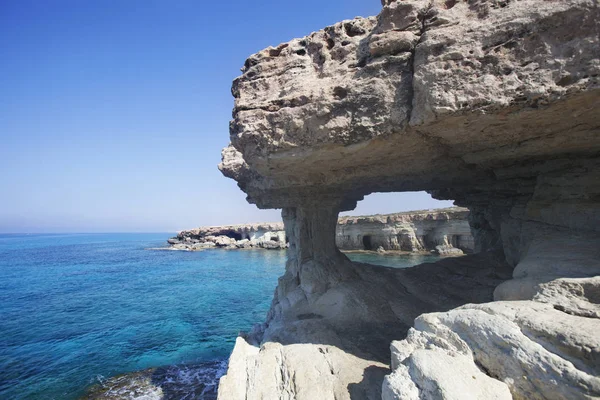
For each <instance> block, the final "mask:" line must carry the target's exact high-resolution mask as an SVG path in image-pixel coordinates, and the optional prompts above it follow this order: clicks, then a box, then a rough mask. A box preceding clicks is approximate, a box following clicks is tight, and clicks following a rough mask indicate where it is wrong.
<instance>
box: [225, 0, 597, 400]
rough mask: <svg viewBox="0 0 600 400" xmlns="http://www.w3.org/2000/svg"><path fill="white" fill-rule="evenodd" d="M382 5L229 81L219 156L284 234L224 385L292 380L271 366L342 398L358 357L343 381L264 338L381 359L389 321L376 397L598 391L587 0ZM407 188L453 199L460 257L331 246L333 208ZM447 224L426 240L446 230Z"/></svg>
mask: <svg viewBox="0 0 600 400" xmlns="http://www.w3.org/2000/svg"><path fill="white" fill-rule="evenodd" d="M382 4H383V9H382V11H381V13H380V14H379V15H378V16H377V17H376V18H373V17H372V18H356V19H353V20H347V21H342V22H340V23H337V24H335V25H332V26H330V27H327V28H325V29H323V30H320V31H317V32H314V33H312V34H310V35H308V36H306V37H304V38H299V39H294V40H292V41H290V42H288V43H283V44H281V45H279V46H277V47H270V48H268V49H265V50H263V51H261V52H259V53H257V54H255V55H252V56H250V57H249V58H248V60H246V62H245V64H244V68H243V69H242V76H240V77H239V78H237V79H236V80H235V81H234V83H233V87H232V93H233V96H234V97H235V108H234V110H233V121H232V122H231V125H230V141H231V145H230V147H228V148H227V149H225V150H224V151H223V161H222V163H221V165H220V169H221V171H222V172H223V174H224V175H226V176H228V177H230V178H233V179H235V180H236V181H237V182H238V185H239V187H240V188H241V189H242V190H243V191H244V192H245V193H246V194H247V195H248V200H249V201H250V202H251V203H255V204H257V205H258V206H259V207H261V208H282V209H283V212H282V216H283V220H284V227H285V234H286V236H287V237H288V238H289V250H288V262H287V264H286V272H285V274H284V276H282V277H281V278H280V279H279V283H278V287H277V289H276V292H275V296H274V299H273V303H272V306H271V309H270V311H269V314H268V316H267V320H266V322H265V323H264V324H263V325H261V327H260V329H257V331H256V335H255V338H254V340H255V341H256V342H257V343H259V344H260V345H263V346H264V350H259V351H258V355H257V356H256V357H257V358H252V357H254V356H249V357H250V358H248V357H246V358H245V359H248V360H249V361H248V362H247V363H246V364H245V365H246V366H247V369H245V370H243V372H239V374H240V375H239V376H237V375H236V374H238V372H236V371H238V369H235V368H234V369H232V370H231V372H229V373H228V378H227V379H225V380H224V382H225V383H224V384H223V383H222V386H223V388H222V390H223V391H225V393H227V391H229V390H230V388H229V386H230V385H233V383H231V382H233V381H235V380H236V379H239V380H238V381H237V382H246V383H243V390H242V392H243V393H244V396H246V398H249V399H252V398H261V397H262V398H268V396H273V397H274V398H277V396H282V397H283V398H286V396H287V397H288V398H293V396H294V395H295V394H296V393H298V392H299V390H302V389H304V386H300V385H297V386H296V387H295V388H294V389H293V391H290V390H291V389H290V390H288V391H286V390H287V389H282V386H281V385H279V383H280V382H292V381H293V380H287V381H284V380H283V379H281V380H278V379H279V378H277V377H278V376H296V375H295V374H297V376H299V377H300V376H305V377H315V380H313V379H312V378H310V379H309V378H307V380H306V381H303V382H306V383H308V382H311V383H315V382H319V383H320V384H322V385H324V386H323V387H327V388H329V389H330V390H332V391H333V392H334V393H335V395H336V396H339V398H348V396H349V395H348V393H349V392H348V391H349V389H348V388H349V387H350V386H349V384H350V383H351V382H352V383H353V382H354V381H353V380H352V379H354V376H355V375H353V374H354V373H357V370H358V369H361V368H362V369H363V374H364V373H366V371H367V370H368V368H369V366H368V365H369V364H368V363H362V362H358V361H356V360H354V359H350V358H346V360H347V362H346V364H345V368H344V369H346V368H347V370H348V371H349V372H348V373H351V374H352V375H351V376H350V375H346V376H345V377H344V378H340V379H344V380H345V382H346V383H347V385H346V387H347V389H346V390H347V392H346V393H344V392H343V389H342V388H343V385H337V386H336V384H333V383H332V382H335V381H336V379H337V377H336V376H335V375H336V373H333V374H332V373H331V370H329V369H328V368H327V366H326V364H324V363H323V362H321V361H322V360H320V361H318V362H316V363H315V364H314V365H315V366H316V367H315V370H310V369H309V368H308V367H307V365H306V363H305V360H303V359H302V358H301V356H293V357H291V358H289V360H295V361H293V363H292V362H290V363H289V364H287V363H282V362H281V361H280V359H277V354H283V353H284V352H287V351H288V350H287V349H286V350H283V349H282V348H281V347H279V345H281V346H282V347H283V348H285V347H288V346H295V345H296V344H300V343H304V344H306V343H313V345H311V346H312V347H311V348H310V349H307V350H306V352H307V354H314V355H315V356H317V354H316V352H315V348H316V347H314V346H316V344H319V345H320V344H331V343H333V344H332V345H334V346H336V347H337V348H339V349H341V351H343V352H345V353H349V354H352V355H354V356H356V357H358V358H360V359H362V360H370V361H378V362H386V361H387V358H388V357H389V355H387V354H385V352H382V350H381V345H382V344H384V343H387V342H388V341H389V340H390V337H391V336H394V337H395V338H396V339H403V338H404V337H406V339H404V340H401V341H400V342H395V343H394V345H393V355H392V367H393V373H392V374H391V375H390V376H389V377H388V378H387V379H386V380H385V383H384V385H383V386H381V383H382V382H383V380H382V382H380V386H379V387H382V390H383V395H384V396H391V397H388V398H394V396H396V397H398V396H406V397H407V398H457V396H458V395H459V393H460V392H461V391H463V390H464V391H465V392H468V393H469V394H471V395H472V396H473V398H494V397H497V398H507V397H508V396H509V395H508V393H507V389H508V390H509V391H510V395H511V396H512V397H513V398H516V399H542V398H547V399H559V398H560V399H564V398H569V399H584V398H585V399H589V398H593V397H598V396H600V393H599V391H598V371H597V365H598V362H597V360H598V358H597V349H598V339H597V336H598V335H597V334H596V336H594V334H595V333H597V332H599V331H600V327H598V321H599V320H598V318H597V315H598V311H599V310H598V304H599V303H600V300H599V296H598V293H599V289H598V278H597V277H598V275H600V273H599V268H598V260H599V259H600V255H599V254H598V249H600V240H599V239H598V238H599V236H598V235H599V234H600V157H599V154H600V113H598V104H599V103H600V90H599V89H600V85H599V75H600V8H599V7H598V2H597V1H595V0H564V1H543V0H521V1H498V0H478V1H446V0H444V1H442V0H407V1H394V0H385V1H383V2H382ZM417 190H427V191H429V192H430V193H431V194H432V195H433V196H434V197H435V198H439V199H452V200H455V204H456V205H459V206H464V207H467V208H469V210H470V213H469V225H470V230H471V232H472V234H473V241H472V246H471V247H472V248H473V250H474V252H475V253H478V254H475V255H472V256H465V257H457V258H446V259H444V260H442V261H440V262H438V263H435V264H424V265H421V266H419V267H415V268H409V269H406V270H398V271H390V270H389V269H385V268H377V267H373V266H368V265H360V264H355V263H351V262H350V261H349V260H348V259H347V258H345V257H344V256H343V254H341V253H340V251H339V250H338V248H337V246H336V222H337V217H338V213H339V212H340V211H346V210H351V209H353V208H354V207H355V205H356V202H357V201H359V200H361V199H362V198H363V197H364V196H365V195H368V194H370V193H373V192H392V191H417ZM349 236H352V235H349ZM451 236H452V235H447V234H444V233H443V232H438V233H436V234H432V235H430V236H429V237H430V238H431V242H433V243H435V245H434V246H433V247H435V246H438V245H439V246H449V245H453V246H454V247H458V246H456V244H455V243H453V238H452V237H451ZM363 237H364V236H363ZM423 239H424V237H423ZM348 241H351V240H350V239H349V240H348ZM385 242H388V243H389V245H390V246H400V245H401V243H404V244H405V245H406V246H407V247H410V248H417V247H418V245H417V243H418V244H419V245H421V246H422V247H424V248H425V247H426V246H427V244H426V243H420V240H419V235H418V234H415V231H414V230H412V232H411V230H410V229H408V228H405V227H401V228H400V229H399V230H398V231H397V232H396V233H395V234H394V236H391V235H384V237H383V238H382V239H381V243H377V245H376V247H374V248H377V247H378V246H380V245H381V246H383V247H384V248H385V244H384V243H385ZM513 267H514V271H512V268H513ZM511 278H512V279H511ZM503 280H504V281H505V282H502V281H503ZM501 282H502V283H501ZM496 286H498V287H497V288H496ZM494 288H495V292H494V299H495V300H499V301H496V302H492V296H491V291H492V290H493V289H494ZM484 302H490V303H486V304H483V305H473V304H468V303H484ZM465 304H468V305H465ZM459 306H463V307H461V308H458V309H456V310H451V311H448V309H450V308H453V307H459ZM423 313H425V314H424V315H422V316H420V317H418V318H417V319H416V322H415V327H414V329H413V330H411V331H410V332H408V336H406V332H407V331H408V327H409V326H410V325H411V324H412V322H413V320H414V318H416V317H417V316H418V315H419V314H423ZM573 327H576V328H578V327H581V329H576V328H575V329H574V328H573ZM271 343H278V344H279V345H274V346H273V347H271ZM290 351H292V350H291V349H290ZM234 353H235V351H234ZM359 353H360V354H359ZM434 353H435V354H434ZM234 355H235V354H234ZM342 358H343V357H342V356H341V355H340V357H339V358H338V359H342ZM315 359H316V357H315ZM348 360H354V361H356V362H355V363H353V362H354V361H348ZM296 363H297V364H296ZM284 364H285V368H281V366H282V365H284ZM294 365H297V368H296V367H294ZM359 366H360V367H359ZM281 371H283V372H286V373H288V375H285V374H284V375H281V374H280V372H281ZM315 371H316V372H315ZM328 371H329V375H334V376H332V377H330V376H328V375H327V374H328ZM350 371H351V372H350ZM449 371H451V372H449ZM478 371H479V372H478ZM334 372H335V370H334ZM230 374H231V376H230ZM236 376H237V378H236ZM248 376H251V377H252V376H261V377H265V379H267V378H266V377H267V376H268V377H269V378H268V379H270V380H265V385H266V386H265V387H267V389H265V391H264V392H256V391H255V392H252V391H249V390H250V389H249V388H252V387H258V386H257V385H256V384H254V386H252V385H250V384H248V382H249V380H248V378H247V377H248ZM317 376H327V378H328V380H327V382H321V381H317V380H316V379H317V378H316V377H317ZM340 376H341V375H340ZM473 376H474V377H475V379H473V378H472V377H473ZM469 377H471V378H469ZM261 379H262V378H261ZM469 379H471V380H469ZM351 380H352V381H351ZM227 382H229V383H227ZM286 385H287V383H286ZM286 385H284V386H283V387H284V388H289V387H291V386H286ZM375 386H377V385H375ZM367 387H368V388H370V389H369V390H370V393H376V395H377V394H379V392H375V391H373V389H372V387H373V385H372V384H370V385H367ZM434 388H437V389H434ZM232 390H233V389H232ZM281 393H286V394H284V395H281ZM291 393H294V395H292V394H291ZM311 395H318V396H321V395H323V396H326V395H325V394H324V393H311ZM438 395H439V396H438ZM436 396H437V397H436ZM222 398H224V397H222ZM298 398H300V396H298ZM324 398H327V397H324ZM362 398H364V397H362Z"/></svg>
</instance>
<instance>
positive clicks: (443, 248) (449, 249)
mask: <svg viewBox="0 0 600 400" xmlns="http://www.w3.org/2000/svg"><path fill="white" fill-rule="evenodd" d="M435 252H436V253H437V254H439V255H440V256H445V257H448V256H462V255H463V254H464V253H463V251H462V250H461V249H457V248H456V247H453V246H451V245H438V246H435Z"/></svg>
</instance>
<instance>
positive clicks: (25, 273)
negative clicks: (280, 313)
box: [0, 233, 429, 400]
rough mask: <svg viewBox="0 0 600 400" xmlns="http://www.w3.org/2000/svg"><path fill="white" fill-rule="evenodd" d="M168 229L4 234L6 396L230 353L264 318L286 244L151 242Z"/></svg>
mask: <svg viewBox="0 0 600 400" xmlns="http://www.w3.org/2000/svg"><path fill="white" fill-rule="evenodd" d="M169 236H171V235H169V234H166V233H161V234H64V235H63V234H57V235H41V234H40V235H0V399H66V400H69V399H75V398H77V397H78V396H80V395H82V393H83V390H84V389H85V388H86V387H87V386H89V385H90V384H93V383H96V382H98V381H99V380H102V379H103V378H106V377H110V376H114V375H117V374H122V373H126V372H131V371H137V370H142V369H146V368H149V367H158V366H166V365H172V364H179V365H182V364H183V365H193V364H198V363H208V362H212V361H219V360H225V359H226V358H227V356H228V355H229V353H230V351H231V349H232V347H233V343H234V341H235V337H236V336H237V334H238V332H239V331H242V330H249V329H250V328H251V327H252V325H253V324H254V323H257V322H262V321H263V320H264V318H265V315H266V312H267V310H268V308H269V305H270V303H271V298H272V295H273V291H274V288H275V286H276V284H277V278H278V277H279V276H280V275H282V274H283V271H284V265H285V252H284V251H265V250H239V251H235V250H232V251H224V250H207V251H202V252H186V251H164V250H163V251H161V250H148V249H149V248H153V247H162V246H164V244H165V240H166V239H167V238H168V237H169ZM350 257H351V258H353V259H355V260H357V261H362V262H372V263H380V264H383V265H392V266H398V267H406V266H410V265H415V264H418V263H420V262H424V261H429V259H428V257H427V256H426V257H424V258H423V257H414V256H408V257H407V256H403V257H402V256H377V255H371V254H360V253H353V254H350ZM214 364H215V363H214V362H213V363H212V364H210V365H214ZM196 373H197V371H196Z"/></svg>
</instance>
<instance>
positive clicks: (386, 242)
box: [167, 207, 474, 255]
mask: <svg viewBox="0 0 600 400" xmlns="http://www.w3.org/2000/svg"><path fill="white" fill-rule="evenodd" d="M468 216H469V210H468V209H466V208H461V207H449V208H440V209H434V210H421V211H409V212H401V213H395V214H385V215H381V214H378V215H370V216H359V217H341V218H339V219H338V223H337V227H336V236H335V241H336V245H337V246H338V248H340V249H343V250H367V251H373V250H379V251H387V250H397V251H408V252H413V253H414V252H424V251H431V252H434V253H438V254H440V255H462V254H463V252H466V253H471V252H472V251H473V248H474V240H473V236H472V235H471V230H470V228H469V222H468V220H467V219H468ZM167 242H168V243H169V245H170V247H171V248H172V249H174V250H190V251H194V250H204V249H209V248H216V247H218V248H222V249H255V248H262V249H268V250H280V249H286V248H287V247H288V242H289V240H288V237H287V235H286V234H285V229H284V227H283V223H281V222H279V223H277V222H275V223H264V224H241V225H224V226H209V227H201V228H197V229H191V230H187V231H181V232H179V233H178V234H177V236H175V237H172V238H170V239H169V240H168V241H167Z"/></svg>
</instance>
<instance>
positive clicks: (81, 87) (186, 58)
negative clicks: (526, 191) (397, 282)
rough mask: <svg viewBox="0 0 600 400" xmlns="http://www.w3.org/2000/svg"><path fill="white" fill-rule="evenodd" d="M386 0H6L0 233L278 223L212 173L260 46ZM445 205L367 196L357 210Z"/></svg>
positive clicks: (2, 6) (0, 29) (368, 11)
mask: <svg viewBox="0 0 600 400" xmlns="http://www.w3.org/2000/svg"><path fill="white" fill-rule="evenodd" d="M380 8H381V3H380V1H379V0H329V1H327V2H322V1H321V0H304V1H302V2H281V1H277V2H276V1H261V2H249V1H241V0H230V1H227V2H216V1H211V2H205V1H198V0H195V1H186V0H177V1H167V0H164V1H153V0H127V1H117V0H88V1H81V0H71V1H67V0H46V1H39V0H34V1H30V0H19V1H14V0H10V1H9V0H0V232H4V233H8V232H11V233H21V232H144V231H147V232H166V231H169V232H171V231H176V230H180V229H184V228H191V227H196V226H201V225H219V224H228V223H245V222H260V221H277V220H279V219H280V212H279V211H278V210H258V209H257V208H256V207H255V206H254V205H250V204H248V203H247V202H246V201H245V195H244V193H243V192H241V191H240V190H239V189H238V188H237V186H236V183H235V182H234V181H232V180H230V179H227V178H225V177H223V176H222V175H221V174H220V172H219V171H218V169H217V164H218V163H219V161H220V157H221V156H220V152H221V149H222V148H223V147H225V146H226V145H227V144H228V142H229V133H228V123H229V120H230V119H231V109H232V107H233V98H232V97H231V92H230V87H231V81H232V80H233V79H234V78H235V77H236V76H238V75H239V74H240V67H241V66H242V65H243V63H244V61H245V59H246V58H247V57H248V56H249V55H250V54H252V53H255V52H257V51H260V50H261V49H263V48H265V47H268V46H270V45H277V44H279V43H282V42H286V41H288V40H290V39H293V38H295V37H301V36H305V35H307V34H309V33H310V32H312V31H315V30H319V29H321V28H323V27H325V26H327V25H331V24H333V23H335V22H337V21H340V20H342V19H348V18H353V17H354V16H369V15H375V14H377V13H378V12H379V10H380ZM447 205H451V202H437V201H434V200H432V199H431V197H430V196H429V195H428V194H426V193H409V194H373V195H371V196H369V197H367V198H366V199H365V200H364V201H363V202H361V203H359V205H358V207H357V209H356V210H355V211H353V212H352V213H351V214H355V215H356V214H374V213H378V212H380V213H388V212H394V211H404V210H410V209H423V208H432V207H441V206H447Z"/></svg>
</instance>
